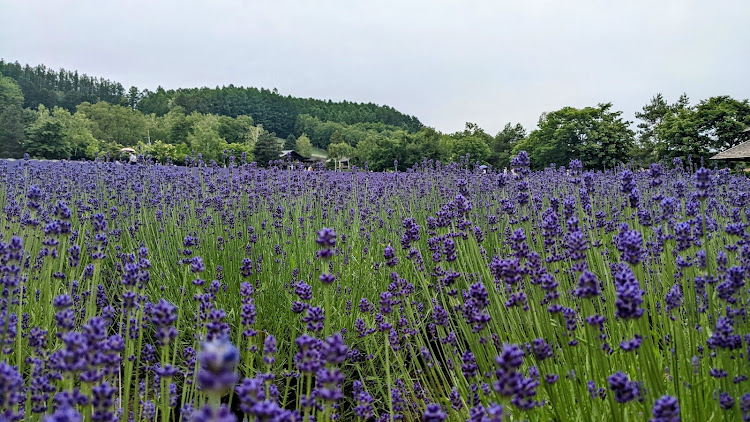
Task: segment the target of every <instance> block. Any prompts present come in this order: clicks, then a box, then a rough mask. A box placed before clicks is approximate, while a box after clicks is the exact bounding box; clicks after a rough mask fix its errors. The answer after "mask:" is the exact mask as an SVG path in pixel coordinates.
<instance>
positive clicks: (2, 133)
mask: <svg viewBox="0 0 750 422" xmlns="http://www.w3.org/2000/svg"><path fill="white" fill-rule="evenodd" d="M35 119H36V114H35V113H34V111H32V110H29V109H24V108H21V106H20V105H18V104H15V105H11V106H6V107H5V108H4V109H3V110H2V111H0V158H21V157H23V153H24V149H23V141H24V139H25V137H26V133H25V130H26V127H27V126H29V125H30V124H31V123H32V122H34V120H35Z"/></svg>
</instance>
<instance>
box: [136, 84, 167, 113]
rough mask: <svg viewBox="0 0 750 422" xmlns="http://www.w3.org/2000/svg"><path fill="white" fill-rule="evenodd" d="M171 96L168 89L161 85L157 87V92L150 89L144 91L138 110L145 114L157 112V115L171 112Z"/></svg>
mask: <svg viewBox="0 0 750 422" xmlns="http://www.w3.org/2000/svg"><path fill="white" fill-rule="evenodd" d="M171 102H172V100H171V98H170V96H169V94H167V91H165V90H164V88H162V87H161V86H160V87H158V88H156V92H151V91H149V90H144V91H143V96H142V98H140V101H138V105H137V107H138V110H140V111H141V112H143V113H144V114H156V115H157V116H164V115H165V114H167V113H169V110H170V109H171Z"/></svg>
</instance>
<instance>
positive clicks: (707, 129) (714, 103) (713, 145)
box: [695, 95, 750, 153]
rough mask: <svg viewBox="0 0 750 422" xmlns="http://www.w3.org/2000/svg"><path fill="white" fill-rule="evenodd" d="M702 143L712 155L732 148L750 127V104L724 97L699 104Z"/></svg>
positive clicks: (699, 125)
mask: <svg viewBox="0 0 750 422" xmlns="http://www.w3.org/2000/svg"><path fill="white" fill-rule="evenodd" d="M695 112H696V114H695V119H696V123H697V125H698V130H699V136H700V138H701V143H702V144H704V145H705V147H706V148H707V150H708V151H709V152H711V153H713V152H719V151H722V150H725V149H728V148H731V147H733V146H735V145H737V143H738V139H739V135H740V134H741V133H742V131H743V130H745V128H747V127H750V102H748V100H743V101H738V100H735V99H734V98H732V97H729V96H726V95H723V96H718V97H711V98H709V99H707V100H703V101H701V102H700V103H698V106H697V107H696V110H695Z"/></svg>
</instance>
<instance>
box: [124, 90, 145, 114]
mask: <svg viewBox="0 0 750 422" xmlns="http://www.w3.org/2000/svg"><path fill="white" fill-rule="evenodd" d="M141 98H143V94H141V92H140V91H138V88H136V87H134V86H131V87H130V90H128V97H127V104H128V107H130V109H131V110H133V111H135V110H136V108H137V107H138V102H140V101H141Z"/></svg>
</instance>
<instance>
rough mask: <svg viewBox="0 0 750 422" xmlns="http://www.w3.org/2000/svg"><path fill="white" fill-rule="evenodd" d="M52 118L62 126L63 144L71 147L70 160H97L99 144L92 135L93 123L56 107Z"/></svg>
mask: <svg viewBox="0 0 750 422" xmlns="http://www.w3.org/2000/svg"><path fill="white" fill-rule="evenodd" d="M52 118H53V119H54V120H55V121H57V122H60V124H61V125H62V137H63V142H64V143H66V144H67V145H68V146H69V147H70V154H71V155H70V158H73V159H76V158H89V159H93V158H96V155H97V153H98V152H99V143H98V142H97V140H96V139H95V138H94V135H93V134H92V133H91V122H90V121H89V120H88V119H86V117H85V116H84V115H83V114H81V113H76V114H72V115H71V114H70V112H69V111H68V110H66V109H64V108H62V107H55V108H54V109H53V110H52Z"/></svg>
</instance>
